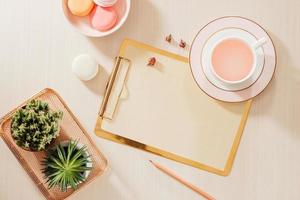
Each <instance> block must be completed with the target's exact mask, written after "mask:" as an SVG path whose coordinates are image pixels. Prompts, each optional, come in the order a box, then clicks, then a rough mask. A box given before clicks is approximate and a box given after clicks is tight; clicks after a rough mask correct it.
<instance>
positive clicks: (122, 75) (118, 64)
mask: <svg viewBox="0 0 300 200" xmlns="http://www.w3.org/2000/svg"><path fill="white" fill-rule="evenodd" d="M130 65H131V61H130V60H129V59H127V58H124V57H121V56H118V57H116V60H115V66H114V68H113V70H112V73H111V75H110V77H109V80H108V82H107V84H106V90H105V93H104V97H103V101H102V104H101V108H100V111H99V116H100V117H101V118H103V119H109V120H112V119H113V115H114V113H115V110H116V107H117V105H118V102H119V100H120V97H121V94H122V91H123V89H124V87H125V83H126V79H127V75H128V71H129V68H130Z"/></svg>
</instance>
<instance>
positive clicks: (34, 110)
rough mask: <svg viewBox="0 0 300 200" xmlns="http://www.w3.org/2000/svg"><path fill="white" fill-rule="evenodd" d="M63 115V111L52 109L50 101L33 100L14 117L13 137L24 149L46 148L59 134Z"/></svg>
mask: <svg viewBox="0 0 300 200" xmlns="http://www.w3.org/2000/svg"><path fill="white" fill-rule="evenodd" d="M62 116H63V113H62V112H61V111H57V112H56V111H51V110H50V108H49V105H48V103H46V102H43V101H40V100H31V101H30V102H29V103H28V104H27V105H25V106H23V107H22V108H20V109H19V110H17V111H16V113H15V114H14V116H13V117H12V125H11V134H12V137H13V139H14V140H15V142H16V144H17V145H18V146H20V147H22V148H24V149H27V150H31V151H41V150H44V149H45V148H46V146H47V145H48V144H50V143H51V142H52V140H54V139H55V138H56V137H57V136H58V135H59V124H58V122H59V120H60V119H62Z"/></svg>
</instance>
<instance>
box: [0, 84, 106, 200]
mask: <svg viewBox="0 0 300 200" xmlns="http://www.w3.org/2000/svg"><path fill="white" fill-rule="evenodd" d="M31 99H40V100H42V101H45V102H47V103H48V104H49V106H50V108H51V109H52V110H61V111H62V112H63V113H64V115H63V119H62V121H61V123H60V128H61V131H60V136H59V137H58V138H57V139H56V140H55V143H59V142H60V141H64V140H69V139H73V140H79V143H81V144H83V145H86V146H87V148H88V151H89V153H90V154H91V158H92V162H93V169H92V170H91V172H90V175H89V177H88V179H87V180H86V181H85V182H84V183H81V184H80V185H79V187H78V189H77V190H76V191H73V190H72V189H68V190H67V191H66V192H61V191H60V190H59V188H57V187H54V188H51V189H48V185H47V184H46V183H45V179H44V178H43V176H44V175H43V174H42V172H41V169H42V166H41V160H42V159H43V158H44V156H45V152H43V151H42V152H30V151H26V150H24V149H22V148H20V147H18V146H17V145H16V144H15V142H14V140H13V139H12V137H11V132H10V127H11V118H12V116H13V114H14V113H15V112H16V110H17V109H19V108H21V107H22V106H24V105H25V104H27V103H28V102H29V101H30V100H31ZM0 133H1V136H2V138H3V140H4V141H5V143H6V144H7V146H8V147H9V148H10V150H11V151H12V153H13V154H14V155H15V157H16V158H17V159H18V161H19V162H20V164H21V166H23V167H24V169H25V170H26V172H27V173H28V175H29V176H30V177H31V178H32V180H33V181H34V183H35V184H36V186H37V187H38V188H39V189H40V191H41V192H42V193H43V194H44V196H45V197H46V198H47V199H49V200H61V199H65V198H67V197H70V196H71V195H72V194H74V193H75V192H78V191H80V190H81V189H82V188H83V187H84V186H85V185H87V184H89V183H90V182H91V181H92V180H93V179H95V178H96V177H97V176H99V175H101V174H102V173H103V172H104V170H105V169H106V166H107V160H106V159H105V157H104V156H103V155H102V154H101V152H100V151H99V150H98V149H97V147H96V146H95V144H94V143H93V142H92V140H91V138H90V137H89V135H88V134H87V132H86V131H85V130H84V129H83V128H82V126H81V125H80V123H79V122H78V120H77V119H76V118H75V116H74V115H73V114H72V112H71V111H70V109H69V108H68V107H67V105H66V104H65V103H64V101H63V100H62V98H61V97H60V96H59V95H58V94H57V93H56V92H55V91H53V90H52V89H44V90H43V91H41V92H39V93H38V94H37V95H35V96H34V97H32V98H30V99H29V100H27V101H26V102H24V103H23V104H21V105H20V106H19V107H17V108H15V109H14V110H12V111H11V112H10V113H8V114H7V115H6V116H4V117H3V118H2V120H1V124H0Z"/></svg>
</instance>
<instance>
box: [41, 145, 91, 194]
mask: <svg viewBox="0 0 300 200" xmlns="http://www.w3.org/2000/svg"><path fill="white" fill-rule="evenodd" d="M90 157H91V156H90V154H89V153H88V151H87V147H86V146H79V145H78V141H73V140H70V141H68V142H66V143H60V144H58V145H56V147H54V148H52V149H49V150H48V151H46V157H45V158H44V160H43V161H42V165H43V167H44V168H43V169H42V172H43V173H44V175H45V179H46V182H47V183H48V187H49V188H52V187H54V186H58V187H59V188H60V190H61V191H62V192H65V191H67V189H68V188H72V189H73V190H76V189H77V187H78V185H79V184H80V183H82V182H84V181H85V180H86V179H87V177H88V174H89V172H90V170H91V169H92V160H91V158H90Z"/></svg>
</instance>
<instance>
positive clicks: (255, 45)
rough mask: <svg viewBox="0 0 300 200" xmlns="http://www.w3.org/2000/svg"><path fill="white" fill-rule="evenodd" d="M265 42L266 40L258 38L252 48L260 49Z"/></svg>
mask: <svg viewBox="0 0 300 200" xmlns="http://www.w3.org/2000/svg"><path fill="white" fill-rule="evenodd" d="M266 42H267V40H266V38H264V37H263V38H260V39H259V40H257V41H256V42H255V43H254V45H253V48H254V49H258V48H259V47H261V46H262V45H264V44H265V43H266Z"/></svg>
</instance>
